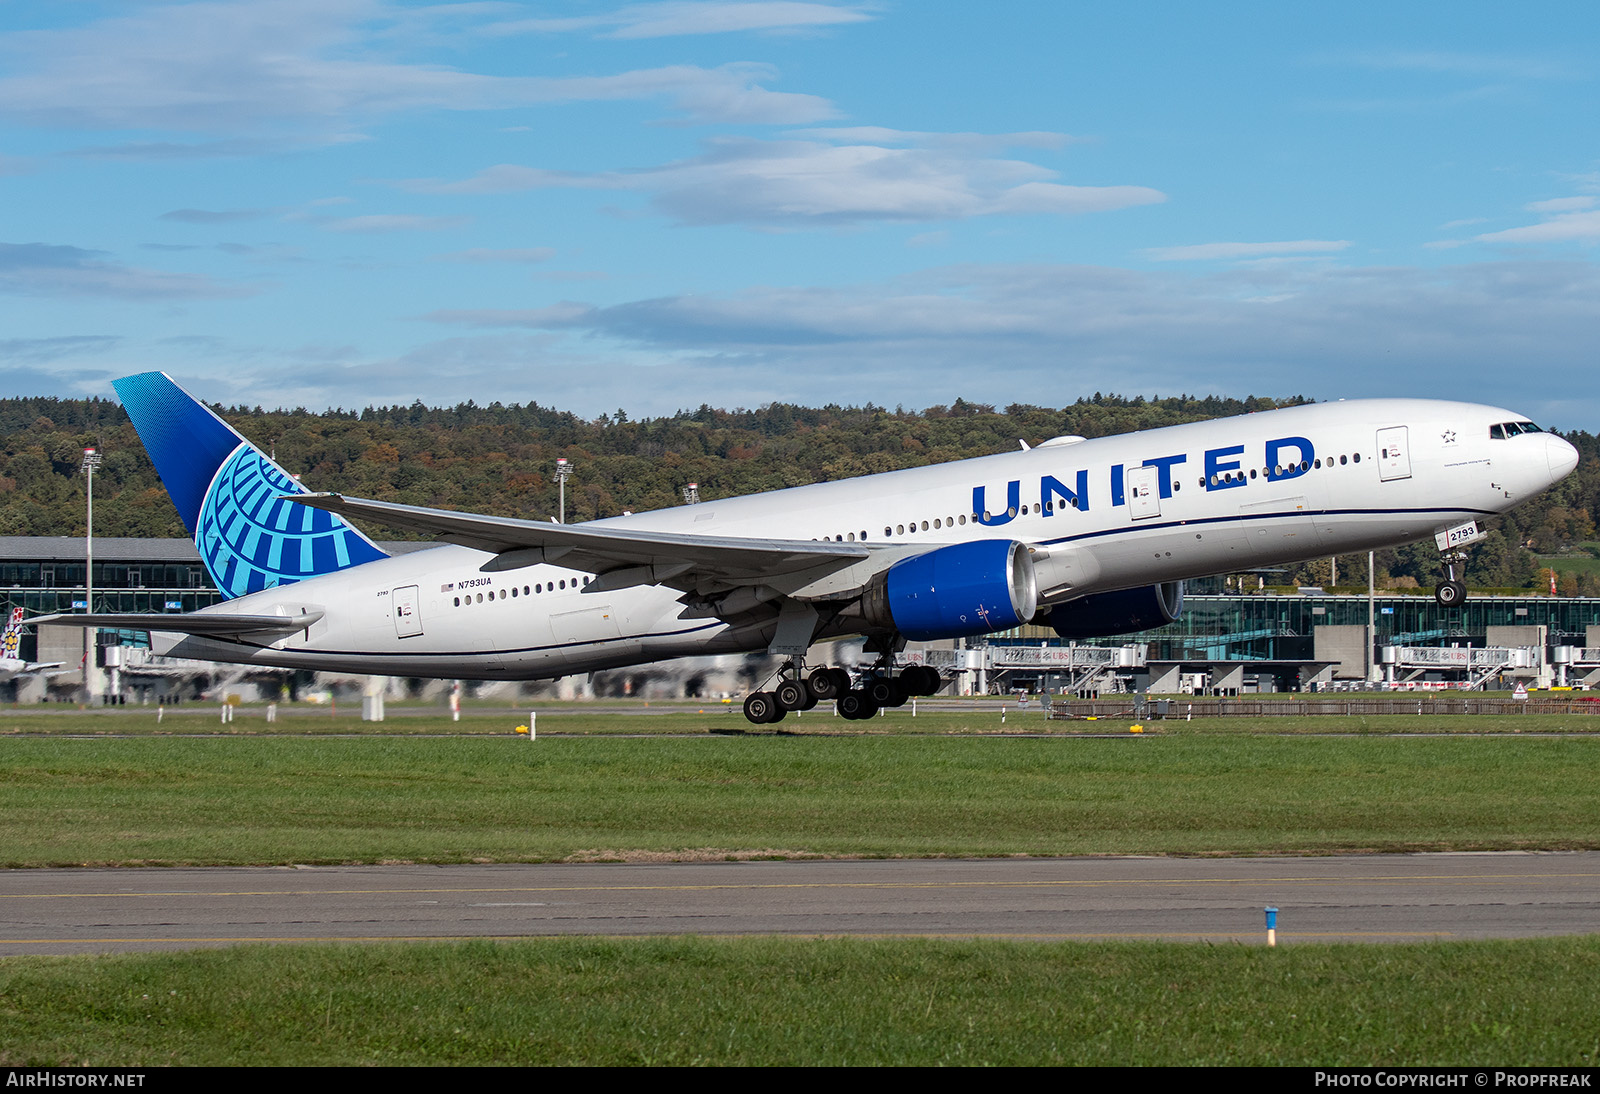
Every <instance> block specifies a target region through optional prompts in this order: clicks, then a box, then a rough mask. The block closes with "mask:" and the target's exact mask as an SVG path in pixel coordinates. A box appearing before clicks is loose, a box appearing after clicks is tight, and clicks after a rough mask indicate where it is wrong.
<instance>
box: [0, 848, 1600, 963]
mask: <svg viewBox="0 0 1600 1094" xmlns="http://www.w3.org/2000/svg"><path fill="white" fill-rule="evenodd" d="M1269 904H1270V905H1275V906H1277V907H1278V908H1280V909H1281V910H1282V911H1281V914H1280V917H1279V939H1280V940H1281V941H1284V942H1291V943H1292V942H1295V941H1309V940H1319V941H1320V940H1345V941H1365V942H1405V941H1416V940H1421V939H1433V938H1454V939H1461V938H1517V937H1532V936H1539V935H1556V934H1575V933H1589V932H1593V931H1597V930H1600V853H1591V852H1576V853H1568V854H1462V855H1362V856H1350V857H1337V858H1253V859H1239V858H1230V859H1167V858H1100V859H1090V858H1084V859H1000V860H996V859H987V860H975V861H974V860H894V861H878V860H875V861H852V862H820V861H810V862H714V863H662V864H594V865H570V864H563V865H531V866H515V865H512V866H350V867H316V868H288V867H281V868H250V869H234V868H209V869H136V870H120V869H84V870H7V871H0V954H61V953H83V952H104V951H116V950H166V949H184V948H191V947H196V946H216V945H231V944H235V943H243V942H263V941H271V942H289V941H313V940H316V941H331V940H360V939H365V940H375V939H426V938H518V937H530V936H540V935H564V934H593V935H650V934H686V933H696V934H754V933H781V934H808V935H809V934H840V935H843V934H852V935H950V936H958V937H972V936H988V937H1003V938H1032V939H1068V938H1075V939H1175V940H1176V939H1208V940H1213V941H1223V940H1238V941H1241V942H1259V941H1263V940H1264V930H1263V916H1262V908H1263V907H1265V906H1266V905H1269Z"/></svg>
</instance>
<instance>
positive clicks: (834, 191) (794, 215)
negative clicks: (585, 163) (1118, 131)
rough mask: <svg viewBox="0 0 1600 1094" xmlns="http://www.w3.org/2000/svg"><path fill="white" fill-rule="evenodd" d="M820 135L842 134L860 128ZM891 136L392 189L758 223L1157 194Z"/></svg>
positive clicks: (932, 215)
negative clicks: (638, 208) (634, 201)
mask: <svg viewBox="0 0 1600 1094" xmlns="http://www.w3.org/2000/svg"><path fill="white" fill-rule="evenodd" d="M819 132H833V133H836V134H838V135H839V136H840V137H842V138H851V137H856V136H858V135H859V134H860V132H861V131H860V130H852V129H847V130H835V131H819ZM874 132H880V133H881V131H874ZM894 136H895V138H896V139H897V140H903V141H906V142H910V143H912V144H913V146H912V147H905V148H902V147H894V148H890V147H884V146H883V145H881V144H863V143H845V144H835V143H830V142H827V141H822V140H799V139H789V140H776V141H763V140H755V139H749V138H728V139H722V140H715V141H709V142H707V143H706V146H705V147H706V151H705V153H704V154H702V155H700V156H697V157H695V158H693V159H689V160H680V161H679V162H677V163H670V164H666V165H664V166H661V167H654V168H646V169H641V170H635V171H627V172H603V173H596V174H577V173H571V172H556V171H547V170H544V169H542V168H536V167H521V166H517V165H514V164H500V165H498V166H495V167H491V168H488V169H486V170H484V171H482V172H479V173H478V174H477V175H475V176H473V177H472V178H469V179H462V180H458V181H454V182H446V181H442V180H438V179H414V180H410V181H408V182H404V183H401V184H400V185H401V186H402V187H404V188H406V189H409V190H413V191H421V192H426V193H454V194H483V193H508V192H514V191H518V190H531V189H537V188H541V187H547V186H570V187H585V188H595V189H612V190H616V189H629V190H639V191H644V192H646V193H650V194H651V195H652V196H653V198H654V201H655V203H656V205H657V207H658V208H660V209H661V210H662V211H664V212H666V213H668V214H670V215H671V216H673V217H675V218H676V219H677V220H678V221H680V222H682V223H685V224H751V225H760V226H767V227H796V226H800V225H807V224H813V225H814V224H854V223H861V222H866V221H874V220H908V221H924V220H954V219H962V218H966V217H975V216H995V215H1003V214H1032V213H1055V214H1065V215H1076V214H1079V213H1091V212H1105V211H1109V210H1114V209H1124V208H1128V207H1130V206H1136V205H1150V204H1155V203H1158V202H1162V201H1165V200H1166V195H1165V194H1163V193H1161V192H1160V191H1159V190H1153V189H1151V188H1149V187H1145V186H1071V185H1066V184H1063V183H1058V182H1051V181H1045V180H1047V179H1050V178H1052V177H1053V176H1054V174H1055V172H1053V171H1051V170H1049V169H1048V168H1045V167H1041V166H1039V165H1037V164H1033V163H1028V162H1025V161H1022V160H1011V159H997V158H991V157H988V156H983V155H975V154H971V153H970V152H968V151H967V148H968V147H970V144H969V143H967V142H960V141H958V142H956V143H955V144H954V145H947V144H946V143H945V142H943V141H942V140H941V139H939V138H941V137H942V136H943V135H941V134H910V133H895V134H894ZM957 136H966V135H964V134H962V135H957ZM1025 136H1030V137H1032V136H1037V135H1035V134H1027V135H1025Z"/></svg>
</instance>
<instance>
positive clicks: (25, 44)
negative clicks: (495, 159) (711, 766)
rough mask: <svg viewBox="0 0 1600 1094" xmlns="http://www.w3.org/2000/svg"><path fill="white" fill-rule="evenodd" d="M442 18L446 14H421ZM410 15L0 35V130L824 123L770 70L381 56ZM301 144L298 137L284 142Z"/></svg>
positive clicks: (250, 143) (191, 17) (309, 7)
mask: <svg viewBox="0 0 1600 1094" xmlns="http://www.w3.org/2000/svg"><path fill="white" fill-rule="evenodd" d="M429 12H432V13H433V14H434V15H435V16H436V17H439V18H445V17H447V16H448V15H449V9H448V8H443V9H428V11H425V12H423V13H421V16H426V15H427V14H428V13H429ZM417 17H420V16H419V13H417V12H415V11H410V12H408V11H406V9H402V8H395V7H392V6H390V5H387V4H383V3H380V2H378V0H251V2H249V3H226V2H210V3H195V4H161V5H152V6H148V7H140V8H135V9H134V10H133V11H132V12H131V13H129V14H123V15H118V16H115V17H112V18H107V19H102V20H99V21H97V22H94V23H90V24H88V25H85V26H80V27H70V28H64V29H52V30H34V31H16V32H12V33H10V34H6V35H3V36H0V55H9V57H10V58H11V64H10V65H9V66H8V68H9V74H8V75H6V76H4V77H0V117H8V118H10V119H12V120H13V121H20V122H25V123H30V124H37V125H47V126H67V127H79V128H95V129H111V130H116V129H141V130H149V129H157V130H162V129H165V130H188V131H208V132H224V133H228V134H229V137H228V138H226V139H225V140H221V141H215V142H203V143H200V144H182V143H174V142H162V141H154V142H140V143H137V144H131V145H118V146H109V147H105V148H97V149H89V150H85V151H84V152H83V154H90V155H101V156H117V157H124V158H126V157H132V158H141V159H150V158H156V159H162V158H194V157H197V156H215V155H239V154H249V153H252V152H257V151H261V150H262V149H263V148H264V147H279V145H274V144H272V143H271V142H270V141H269V143H268V145H266V146H263V145H262V144H261V143H260V141H259V140H258V139H255V138H249V137H244V136H241V135H240V134H241V133H250V132H256V131H260V130H262V129H264V128H271V127H274V126H279V125H283V124H291V125H294V126H297V127H301V128H309V129H312V130H315V131H317V133H318V136H317V137H316V138H315V139H316V140H318V141H327V140H348V139H357V138H353V137H352V136H351V134H350V133H349V132H348V128H347V127H348V125H349V124H351V123H352V122H355V121H360V120H364V119H370V118H374V117H378V116H382V115H385V114H389V113H393V112H396V111H404V110H415V109H423V108H431V109H448V110H484V109H499V108H505V107H511V106H526V105H535V104H541V103H562V102H579V101H595V100H624V99H655V98H663V99H666V100H667V101H669V102H670V103H672V104H673V105H674V106H675V107H676V108H677V109H679V110H681V111H683V112H684V113H685V114H686V115H688V116H689V117H690V118H692V119H696V120H714V121H730V122H762V123H776V124H796V123H806V122H815V121H820V120H824V119H827V118H831V117H833V116H835V114H836V111H835V110H834V108H833V106H832V105H831V104H829V103H828V102H827V101H826V100H824V99H821V98H818V97H817V96H814V95H804V94H796V93H790V92H776V91H769V90H767V89H766V88H765V87H762V86H760V85H761V84H763V83H766V82H770V81H771V80H772V79H773V78H774V76H775V74H774V72H773V70H772V69H771V68H770V67H769V66H765V65H756V64H730V65H723V66H720V67H718V68H711V69H707V68H700V67H696V66H693V65H676V66H670V67H665V68H657V69H645V70H639V71H633V72H623V73H618V74H614V75H604V76H573V77H542V76H534V75H516V76H499V75H495V76H487V75H481V74H477V73H471V72H463V71H460V70H457V69H453V68H449V67H446V66H443V65H433V64H407V63H402V62H400V61H396V60H394V59H392V57H391V56H390V50H388V49H380V48H379V46H380V45H384V46H389V45H390V43H387V42H384V41H383V36H384V34H385V32H386V31H388V30H389V29H391V28H392V24H394V23H395V22H397V21H404V20H406V19H408V18H417ZM296 139H297V140H304V139H308V138H304V137H301V138H296Z"/></svg>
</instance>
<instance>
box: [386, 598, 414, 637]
mask: <svg viewBox="0 0 1600 1094" xmlns="http://www.w3.org/2000/svg"><path fill="white" fill-rule="evenodd" d="M389 610H390V611H392V612H393V613H394V633H395V637H397V638H413V637H415V636H416V635H419V634H421V633H422V609H421V606H420V604H419V603H418V600H417V587H416V586H415V585H407V586H406V587H405V588H403V589H396V590H394V592H393V593H391V594H390V596H389Z"/></svg>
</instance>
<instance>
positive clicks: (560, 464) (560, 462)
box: [556, 456, 572, 524]
mask: <svg viewBox="0 0 1600 1094" xmlns="http://www.w3.org/2000/svg"><path fill="white" fill-rule="evenodd" d="M571 474H572V461H570V460H568V459H567V458H566V457H565V456H563V457H561V458H559V459H557V460H556V482H558V483H560V484H561V519H560V521H559V523H561V524H565V523H567V476H569V475H571Z"/></svg>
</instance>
